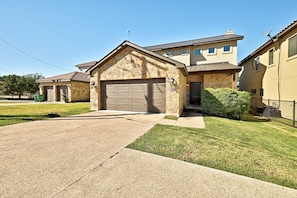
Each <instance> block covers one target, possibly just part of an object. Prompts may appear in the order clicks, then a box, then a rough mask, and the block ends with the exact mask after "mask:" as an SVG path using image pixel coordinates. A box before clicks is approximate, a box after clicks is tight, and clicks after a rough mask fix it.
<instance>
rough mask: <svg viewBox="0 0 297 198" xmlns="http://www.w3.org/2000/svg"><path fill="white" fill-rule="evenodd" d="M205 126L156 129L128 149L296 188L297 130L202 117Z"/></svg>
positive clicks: (274, 124)
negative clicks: (203, 127)
mask: <svg viewBox="0 0 297 198" xmlns="http://www.w3.org/2000/svg"><path fill="white" fill-rule="evenodd" d="M204 120H205V124H206V128H205V129H193V128H183V127H175V126H165V125H156V126H155V127H154V128H152V129H151V130H150V131H149V132H148V133H146V134H145V135H144V136H142V137H140V138H139V139H138V140H136V141H135V142H134V143H132V144H130V145H129V146H128V147H129V148H133V149H137V150H141V151H145V152H150V153H154V154H158V155H162V156H167V157H171V158H175V159H179V160H183V161H187V162H191V163H195V164H200V165H204V166H208V167H212V168H216V169H220V170H224V171H228V172H232V173H237V174H240V175H245V176H249V177H253V178H257V179H260V180H264V181H268V182H272V183H276V184H280V185H283V186H288V187H291V188H295V189H297V129H296V128H292V127H288V126H285V125H282V124H280V123H277V122H271V121H267V120H258V119H257V118H253V119H248V121H238V120H229V119H225V118H219V117H207V116H206V117H204Z"/></svg>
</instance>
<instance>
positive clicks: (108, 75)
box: [90, 46, 187, 116]
mask: <svg viewBox="0 0 297 198" xmlns="http://www.w3.org/2000/svg"><path fill="white" fill-rule="evenodd" d="M154 78H165V83H166V114H167V115H175V116H179V115H180V114H181V113H182V111H183V108H184V106H185V102H186V82H187V77H186V76H185V75H184V74H183V73H182V72H181V71H180V69H177V68H176V66H175V65H172V64H170V63H168V62H166V61H164V60H160V59H158V58H156V57H153V56H151V55H148V54H145V53H144V52H141V51H139V50H136V49H134V48H132V47H130V46H128V47H125V49H123V50H122V51H120V52H118V53H117V54H116V55H114V56H113V57H112V58H111V59H109V60H108V61H106V62H105V63H103V64H102V65H100V66H98V67H97V68H96V69H94V70H92V72H91V74H90V82H91V90H90V92H91V101H90V102H91V109H92V110H99V109H100V108H101V104H100V103H101V100H100V93H101V91H100V88H101V84H100V82H101V81H108V80H132V79H135V80H136V79H154ZM171 78H174V80H175V82H176V83H170V79H171Z"/></svg>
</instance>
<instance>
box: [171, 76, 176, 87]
mask: <svg viewBox="0 0 297 198" xmlns="http://www.w3.org/2000/svg"><path fill="white" fill-rule="evenodd" d="M169 82H170V83H171V84H173V85H176V83H177V82H176V80H175V79H174V78H173V77H171V79H170V80H169Z"/></svg>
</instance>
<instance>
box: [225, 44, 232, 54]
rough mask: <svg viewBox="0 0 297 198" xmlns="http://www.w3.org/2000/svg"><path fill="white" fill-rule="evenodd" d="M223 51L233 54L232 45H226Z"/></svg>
mask: <svg viewBox="0 0 297 198" xmlns="http://www.w3.org/2000/svg"><path fill="white" fill-rule="evenodd" d="M223 51H224V52H225V53H226V52H231V46H230V45H225V46H223Z"/></svg>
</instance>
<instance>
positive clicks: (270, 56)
mask: <svg viewBox="0 0 297 198" xmlns="http://www.w3.org/2000/svg"><path fill="white" fill-rule="evenodd" d="M273 63H274V49H271V50H269V61H268V64H269V65H272V64H273Z"/></svg>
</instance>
